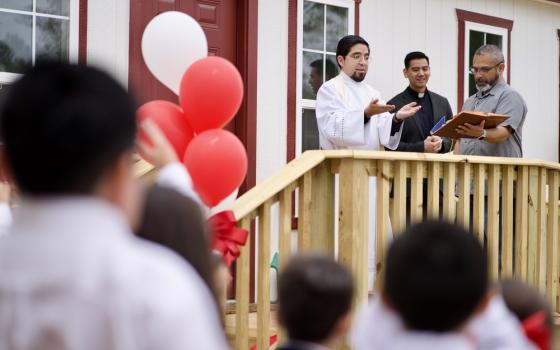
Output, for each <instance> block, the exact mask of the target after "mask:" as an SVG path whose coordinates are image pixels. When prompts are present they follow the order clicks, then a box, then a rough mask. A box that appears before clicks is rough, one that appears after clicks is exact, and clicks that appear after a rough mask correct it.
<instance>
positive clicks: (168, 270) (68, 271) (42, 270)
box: [0, 197, 227, 350]
mask: <svg viewBox="0 0 560 350" xmlns="http://www.w3.org/2000/svg"><path fill="white" fill-rule="evenodd" d="M0 310H1V312H0V349H9V350H24V349H25V350H27V349H44V350H50V349H57V350H66V349H72V350H90V349H91V350H94V349H95V350H98V349H104V350H110V349H119V350H129V349H130V350H132V349H135V350H136V349H153V350H159V349H166V350H169V349H171V350H173V349H177V350H179V349H182V350H183V349H226V348H227V345H226V342H225V338H224V335H223V332H222V330H221V327H220V322H219V318H218V314H217V310H216V307H215V303H213V302H212V299H211V296H210V292H209V291H208V289H207V288H206V287H205V286H204V284H203V282H202V281H201V279H200V278H199V277H198V275H197V274H196V273H195V272H194V270H193V269H192V268H191V267H190V266H189V265H188V264H186V263H185V262H184V260H182V259H181V258H180V257H178V256H176V255H175V254H174V253H172V252H171V251H169V250H167V249H165V248H163V247H159V246H157V245H155V244H151V243H149V242H145V241H142V240H139V239H137V238H135V237H134V236H133V235H132V234H131V233H130V231H129V228H128V226H127V225H126V222H125V220H124V218H123V216H122V215H121V213H120V212H119V211H118V210H117V209H116V208H114V207H112V206H111V205H109V204H108V203H105V202H103V201H100V200H96V199H93V198H91V197H73V198H60V199H41V200H24V201H23V202H22V203H21V207H20V208H18V211H17V212H16V213H15V215H14V224H13V226H12V230H11V234H9V235H7V236H4V237H1V238H0Z"/></svg>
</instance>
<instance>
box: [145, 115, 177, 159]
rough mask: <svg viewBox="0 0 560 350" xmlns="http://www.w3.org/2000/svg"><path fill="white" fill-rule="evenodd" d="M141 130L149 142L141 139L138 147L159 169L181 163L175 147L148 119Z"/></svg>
mask: <svg viewBox="0 0 560 350" xmlns="http://www.w3.org/2000/svg"><path fill="white" fill-rule="evenodd" d="M140 128H141V129H142V131H143V132H144V133H145V135H146V136H147V138H148V142H144V141H142V139H139V140H138V142H137V146H138V148H139V149H140V151H141V152H142V153H143V155H144V156H145V157H146V158H148V160H149V161H150V162H151V163H152V164H153V165H154V166H155V167H156V168H157V169H161V168H162V167H164V166H165V165H167V164H170V163H174V162H178V161H179V160H178V158H177V154H176V153H175V150H174V149H173V146H171V144H170V143H169V141H168V140H167V137H165V135H164V133H163V131H161V129H160V128H159V127H158V126H157V125H156V124H155V123H154V122H152V121H151V120H149V119H148V120H146V121H145V122H143V123H142V124H141V125H140Z"/></svg>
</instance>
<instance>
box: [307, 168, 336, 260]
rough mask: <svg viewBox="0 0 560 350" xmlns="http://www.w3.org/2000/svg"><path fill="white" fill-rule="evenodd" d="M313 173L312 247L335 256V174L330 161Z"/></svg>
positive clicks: (315, 169)
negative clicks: (331, 170) (330, 167)
mask: <svg viewBox="0 0 560 350" xmlns="http://www.w3.org/2000/svg"><path fill="white" fill-rule="evenodd" d="M311 174H312V180H311V183H312V190H311V249H312V250H314V251H320V252H323V253H325V254H327V255H329V256H331V257H332V258H334V175H333V174H332V173H331V172H330V170H329V164H328V161H326V162H323V163H322V164H319V165H317V166H316V167H315V168H314V169H313V170H312V172H311Z"/></svg>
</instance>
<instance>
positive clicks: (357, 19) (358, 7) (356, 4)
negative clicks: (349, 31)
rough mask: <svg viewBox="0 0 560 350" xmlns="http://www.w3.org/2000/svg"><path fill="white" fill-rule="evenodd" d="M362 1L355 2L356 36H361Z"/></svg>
mask: <svg viewBox="0 0 560 350" xmlns="http://www.w3.org/2000/svg"><path fill="white" fill-rule="evenodd" d="M361 3H362V0H354V35H360V4H361Z"/></svg>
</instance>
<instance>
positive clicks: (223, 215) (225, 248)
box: [208, 210, 248, 267]
mask: <svg viewBox="0 0 560 350" xmlns="http://www.w3.org/2000/svg"><path fill="white" fill-rule="evenodd" d="M208 223H209V224H210V227H211V228H212V229H213V231H214V239H213V241H212V248H213V249H214V250H216V251H218V252H220V253H221V254H222V256H223V258H224V262H225V263H226V265H227V266H228V267H230V266H231V264H232V263H233V262H234V261H235V259H237V258H238V257H239V255H240V254H241V252H240V250H239V246H244V245H245V242H247V235H248V232H247V230H244V229H241V228H239V227H237V226H236V225H237V221H236V220H235V215H233V211H231V210H226V211H221V212H219V213H216V214H214V215H212V216H211V217H210V218H209V219H208Z"/></svg>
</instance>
